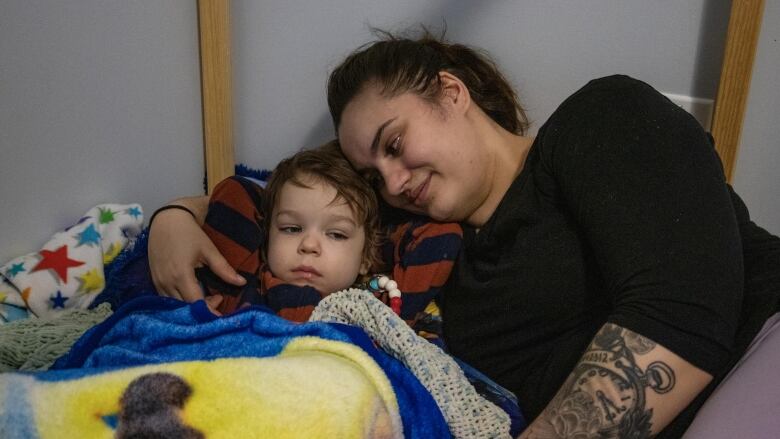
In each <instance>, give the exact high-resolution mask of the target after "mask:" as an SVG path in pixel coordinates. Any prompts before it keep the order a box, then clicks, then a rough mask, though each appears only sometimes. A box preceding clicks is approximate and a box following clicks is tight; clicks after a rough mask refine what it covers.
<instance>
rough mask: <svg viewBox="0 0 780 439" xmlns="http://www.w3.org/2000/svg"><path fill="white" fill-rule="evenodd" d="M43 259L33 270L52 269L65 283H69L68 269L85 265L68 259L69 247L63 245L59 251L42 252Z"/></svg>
mask: <svg viewBox="0 0 780 439" xmlns="http://www.w3.org/2000/svg"><path fill="white" fill-rule="evenodd" d="M40 254H41V257H43V259H41V260H40V262H38V264H37V265H36V266H35V267H34V268H33V269H32V271H31V272H33V271H39V270H48V269H52V270H54V271H56V272H57V275H58V276H59V277H60V279H62V280H63V281H64V282H65V283H68V268H71V267H78V266H79V265H84V262H82V261H76V260H73V259H69V258H68V246H66V245H63V246H61V247H60V248H58V249H57V250H54V251H50V250H41V253H40Z"/></svg>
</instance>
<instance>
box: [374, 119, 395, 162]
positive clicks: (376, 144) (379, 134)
mask: <svg viewBox="0 0 780 439" xmlns="http://www.w3.org/2000/svg"><path fill="white" fill-rule="evenodd" d="M394 120H395V118H394V117H391V118H390V119H387V121H385V123H383V124H382V125H380V126H379V129H377V130H376V134H374V140H373V141H371V149H370V151H371V155H372V156H374V155H376V150H377V149H378V148H379V140H380V139H381V138H382V131H384V130H385V127H386V126H388V125H390V124H391V123H392V122H393V121H394Z"/></svg>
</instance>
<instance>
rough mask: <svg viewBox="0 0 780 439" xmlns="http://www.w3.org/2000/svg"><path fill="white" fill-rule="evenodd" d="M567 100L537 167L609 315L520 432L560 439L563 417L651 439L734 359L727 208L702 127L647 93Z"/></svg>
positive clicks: (627, 83)
mask: <svg viewBox="0 0 780 439" xmlns="http://www.w3.org/2000/svg"><path fill="white" fill-rule="evenodd" d="M564 105H565V109H564V111H559V112H558V115H557V116H555V117H557V119H556V120H555V121H554V123H553V124H552V126H553V128H555V130H548V132H547V136H546V137H545V138H544V140H545V142H547V143H546V144H545V146H547V148H546V149H544V150H543V165H544V169H545V172H547V173H548V174H549V176H550V177H551V179H552V180H553V181H554V182H555V185H554V188H555V190H556V191H558V192H557V194H558V195H559V196H560V200H561V201H563V204H564V205H565V207H566V209H567V211H568V212H569V213H570V214H571V216H572V220H573V222H575V223H576V224H577V228H578V231H579V233H580V236H581V237H582V240H583V242H584V243H585V244H586V246H587V247H588V249H589V251H590V258H591V259H592V262H593V265H594V268H595V271H596V273H597V275H598V277H599V279H600V280H601V282H603V286H601V287H600V289H599V291H598V292H597V293H598V294H600V295H602V296H601V298H602V299H603V300H604V302H605V303H608V304H609V305H610V309H609V310H604V311H605V314H608V316H607V317H606V319H605V320H606V322H607V323H606V324H605V325H604V326H603V327H602V328H601V329H600V330H599V332H598V333H597V334H596V336H595V337H594V338H593V340H592V342H591V344H590V345H589V346H588V348H587V350H586V352H585V353H584V354H583V356H582V357H581V359H580V361H579V362H578V363H577V364H576V365H575V367H574V369H573V370H572V371H571V374H570V376H569V378H568V380H567V381H566V383H565V384H563V386H562V387H561V389H560V390H559V391H558V393H557V394H556V396H555V397H554V398H553V400H552V401H550V402H549V403H548V405H547V406H546V408H545V410H544V411H543V412H542V414H541V415H540V416H539V419H538V420H537V421H536V422H534V424H533V427H534V428H533V429H532V430H529V432H528V433H527V434H528V436H527V437H540V436H539V435H541V433H542V432H543V431H548V430H550V429H551V428H552V429H553V430H554V431H556V432H558V433H560V434H559V436H552V437H568V436H569V434H570V433H571V432H570V431H569V430H567V428H569V424H567V423H564V424H561V422H562V421H563V420H567V421H571V420H572V419H576V420H577V421H578V422H580V423H582V422H586V421H587V422H589V423H590V424H588V425H587V426H581V427H578V428H581V429H582V430H583V431H596V430H600V429H605V428H606V429H608V430H609V431H611V429H617V430H616V431H618V432H619V431H627V430H625V429H628V430H632V431H638V432H640V434H638V435H636V436H635V437H648V436H649V435H651V434H655V433H657V432H659V431H660V430H661V429H662V428H663V427H665V426H666V425H668V424H669V423H670V422H672V420H674V418H675V417H676V416H677V415H678V414H679V413H680V412H681V411H682V410H683V409H684V408H685V407H686V406H687V405H688V404H689V403H690V402H691V401H692V400H693V399H694V398H695V397H696V396H697V395H698V394H699V393H700V392H701V391H702V390H703V389H704V387H705V386H706V385H707V384H708V383H709V382H710V381H711V379H712V376H715V375H718V374H720V373H721V372H723V371H724V368H725V367H726V366H727V365H728V363H729V360H730V356H731V355H732V349H733V344H734V335H735V332H736V328H737V326H738V324H739V313H740V308H741V303H742V296H743V283H744V276H743V260H742V248H741V247H742V246H741V240H740V234H739V229H738V226H737V223H736V218H735V215H734V208H733V205H732V203H731V199H730V197H729V193H728V189H727V186H726V183H725V179H724V176H723V171H722V169H721V167H720V162H719V161H718V157H717V155H716V153H715V151H714V149H713V148H712V145H711V144H710V143H709V140H708V139H707V136H706V133H704V131H703V130H702V129H701V127H700V126H698V124H697V123H696V122H695V120H694V119H693V118H692V117H691V116H690V115H688V114H687V113H685V112H684V111H683V110H680V109H679V108H677V107H675V106H674V104H673V103H671V102H669V101H668V100H667V99H666V98H664V97H663V96H661V95H660V94H659V93H658V92H656V91H655V90H653V89H652V88H651V87H649V86H647V85H646V84H643V83H640V82H638V81H635V80H631V79H630V78H625V77H613V78H606V79H603V80H599V81H594V83H592V84H591V85H590V86H588V87H586V88H584V89H583V90H582V91H581V92H579V93H577V94H575V95H574V96H573V98H570V100H569V101H568V103H567V104H564ZM562 108H564V107H563V106H562ZM551 120H552V119H551ZM540 131H541V130H540ZM645 351H646V352H645ZM609 383H611V385H612V387H603V386H605V384H609ZM572 413H577V415H576V416H574V415H572ZM618 419H620V423H618V424H615V425H612V424H611V423H612V422H613V421H615V420H618ZM619 436H620V434H619V433H613V434H607V435H606V437H619ZM632 437H634V436H632Z"/></svg>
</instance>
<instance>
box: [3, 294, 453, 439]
mask: <svg viewBox="0 0 780 439" xmlns="http://www.w3.org/2000/svg"><path fill="white" fill-rule="evenodd" d="M54 369H56V370H51V371H48V372H42V373H31V374H20V373H17V374H2V375H0V437H3V438H21V437H24V438H28V437H42V438H44V437H58V438H59V437H113V436H114V435H116V436H117V437H129V436H131V435H133V434H146V435H148V436H144V437H152V436H153V435H154V434H158V435H160V436H157V437H214V438H217V437H279V438H284V437H328V438H330V437H345V438H349V437H407V438H415V437H420V438H423V437H425V438H429V437H437V438H439V437H449V431H448V428H447V425H446V423H445V421H444V419H443V417H442V415H441V411H440V410H439V408H438V407H437V405H436V403H435V401H434V400H433V398H432V397H431V395H430V393H429V392H428V391H427V390H426V389H425V388H424V387H423V386H422V385H421V384H420V382H419V380H418V379H417V378H416V377H415V376H414V375H413V374H412V373H411V372H410V371H409V370H408V369H407V368H406V367H405V366H404V365H403V364H402V363H401V362H399V361H398V360H396V359H394V358H393V357H391V356H390V355H388V354H385V353H384V352H382V351H380V350H378V349H376V348H375V347H374V345H373V343H372V342H371V340H370V339H369V338H368V337H367V336H366V334H365V333H364V332H363V331H361V330H359V329H358V328H355V327H352V326H346V325H341V324H335V323H307V324H294V323H291V322H288V321H286V320H284V319H281V318H279V317H278V316H275V315H274V314H273V313H271V312H269V311H268V310H267V309H263V308H261V307H249V308H245V309H242V310H240V311H238V312H236V313H234V314H231V315H230V316H226V317H222V318H217V317H216V316H214V315H213V314H211V313H210V311H209V310H208V308H207V307H206V305H205V303H204V302H202V301H200V302H196V303H193V304H185V303H183V302H179V301H176V300H172V299H166V298H161V297H144V298H140V299H137V300H134V301H131V302H130V303H128V304H127V305H126V306H124V307H122V308H120V309H119V310H117V311H116V312H115V313H114V314H113V315H112V316H111V317H109V318H108V319H107V320H106V321H104V322H103V323H101V324H99V325H97V326H95V327H94V328H92V329H91V330H89V331H88V332H87V333H86V334H85V335H84V336H83V337H82V338H81V339H80V340H79V341H78V342H77V343H76V345H75V346H74V348H73V349H72V350H71V352H70V353H69V354H68V355H66V356H65V357H62V358H60V359H59V360H58V361H57V363H56V364H55V366H54ZM144 429H145V430H144Z"/></svg>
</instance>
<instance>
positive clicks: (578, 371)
mask: <svg viewBox="0 0 780 439" xmlns="http://www.w3.org/2000/svg"><path fill="white" fill-rule="evenodd" d="M655 347H656V344H655V343H654V342H653V341H652V340H650V339H647V338H645V337H642V336H641V335H639V334H636V333H634V332H632V331H629V330H626V329H623V328H621V327H620V326H617V325H614V324H610V323H607V324H606V325H604V327H602V329H601V330H600V331H599V332H598V333H597V334H596V336H595V337H594V338H593V342H591V344H590V346H588V349H587V351H586V352H585V354H584V355H583V356H582V359H581V360H580V362H579V363H578V364H577V366H576V367H575V369H574V372H572V374H571V375H569V378H568V379H567V380H566V383H564V385H563V387H562V388H561V390H560V391H559V392H558V394H557V395H556V396H555V398H554V399H553V401H552V402H551V403H550V405H549V406H548V408H547V409H546V411H545V412H544V413H543V414H542V416H541V418H540V421H542V423H541V425H538V424H539V423H535V425H534V428H533V429H532V430H529V431H528V432H527V433H526V436H527V437H529V438H550V439H553V438H556V439H558V438H583V439H584V438H590V437H598V438H615V439H618V438H620V439H622V438H631V439H642V438H648V437H650V427H651V426H652V423H651V419H652V416H653V410H652V409H648V408H646V407H645V402H646V392H647V391H648V389H649V390H652V391H654V392H656V393H659V394H662V393H666V392H669V391H670V390H672V388H673V387H674V384H675V375H674V371H673V370H672V368H671V367H669V366H668V365H667V364H666V363H663V362H661V361H656V362H653V363H651V364H649V365H648V366H647V368H646V369H645V370H642V369H641V368H639V366H638V365H637V363H636V360H635V355H637V354H639V355H642V354H646V353H648V352H650V351H652V350H653V349H654V348H655Z"/></svg>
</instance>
